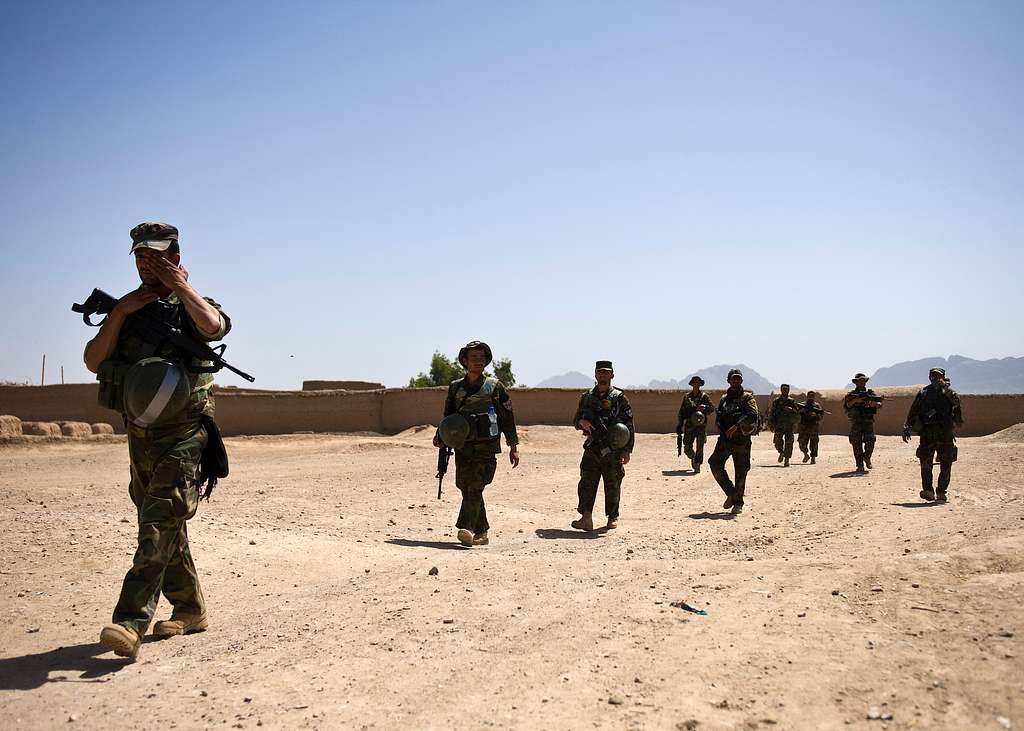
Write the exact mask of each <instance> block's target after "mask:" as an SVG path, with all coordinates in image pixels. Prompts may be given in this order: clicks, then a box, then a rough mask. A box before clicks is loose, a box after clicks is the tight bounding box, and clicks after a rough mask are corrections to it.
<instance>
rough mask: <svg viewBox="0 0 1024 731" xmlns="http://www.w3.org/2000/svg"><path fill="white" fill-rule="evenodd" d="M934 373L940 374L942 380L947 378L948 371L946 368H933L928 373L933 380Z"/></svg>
mask: <svg viewBox="0 0 1024 731" xmlns="http://www.w3.org/2000/svg"><path fill="white" fill-rule="evenodd" d="M933 373H938V374H939V377H940V378H945V377H946V369H945V368H932V369H930V370H929V371H928V377H929V378H931V377H932V374H933Z"/></svg>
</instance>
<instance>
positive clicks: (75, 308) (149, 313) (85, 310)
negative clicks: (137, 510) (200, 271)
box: [71, 289, 256, 383]
mask: <svg viewBox="0 0 1024 731" xmlns="http://www.w3.org/2000/svg"><path fill="white" fill-rule="evenodd" d="M116 304H117V299H115V298H114V297H111V296H110V295H109V294H107V293H106V292H104V291H103V290H102V289H94V290H93V291H92V294H90V295H89V297H88V299H86V300H85V302H83V303H82V304H77V303H76V304H73V305H71V311H72V312H78V313H79V314H81V315H82V320H83V321H84V322H85V324H86V325H88V326H89V327H99V326H100V325H102V324H103V323H104V322H106V317H105V316H106V315H109V314H110V312H111V311H112V310H113V309H114V305H116ZM154 306H156V307H160V305H158V304H157V303H156V302H151V303H150V304H148V305H146V306H145V307H143V308H142V309H141V310H138V311H136V312H133V313H132V314H130V315H128V317H127V318H126V319H125V322H124V331H125V332H126V333H128V332H130V333H131V334H133V335H137V336H139V337H140V338H142V339H143V340H145V341H146V342H147V343H149V344H150V345H153V346H154V347H157V348H158V347H160V346H161V345H163V344H164V343H170V344H171V345H173V346H174V347H176V348H177V349H178V350H180V351H181V352H183V353H186V354H188V355H190V356H192V357H193V358H196V359H197V360H205V361H209V362H210V363H211V364H212V365H209V366H195V367H192V368H190V369H189V370H191V371H192V372H193V373H216V372H217V371H219V370H220V369H221V368H227V369H228V370H229V371H231V372H232V373H235V374H237V375H239V376H241V377H242V378H244V379H245V380H247V381H249V382H250V383H252V382H253V381H255V380H256V379H255V378H253V377H252V376H250V375H249V374H248V373H245V372H243V371H240V370H239V369H237V368H235V367H234V366H233V365H230V364H229V363H228V362H227V361H226V360H224V351H225V350H226V349H227V346H226V345H224V344H223V343H222V344H220V345H218V346H217V347H216V348H211V347H210V346H209V345H207V344H206V343H203V342H200V341H198V340H195V339H193V338H192V337H190V336H188V335H186V334H185V333H183V332H182V331H181V329H180V328H177V327H175V326H174V325H172V324H170V323H169V322H166V321H165V320H164V319H162V318H160V317H157V316H155V315H154V312H155V309H153V308H154ZM91 315H104V318H103V319H102V320H100V321H99V322H93V321H92V320H90V319H89V317H90V316H91Z"/></svg>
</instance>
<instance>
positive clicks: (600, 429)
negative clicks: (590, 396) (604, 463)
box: [580, 409, 613, 457]
mask: <svg viewBox="0 0 1024 731" xmlns="http://www.w3.org/2000/svg"><path fill="white" fill-rule="evenodd" d="M580 418H583V419H586V420H587V421H589V422H590V425H591V426H590V437H591V438H592V439H593V440H594V443H595V444H596V445H597V446H598V447H600V448H601V456H602V457H604V456H606V455H608V454H611V453H612V451H613V450H612V445H611V442H610V441H609V437H610V435H609V434H608V425H607V424H605V423H604V421H602V420H601V417H599V416H596V415H595V414H594V412H592V411H590V410H589V409H587V410H585V411H584V412H583V413H582V414H580Z"/></svg>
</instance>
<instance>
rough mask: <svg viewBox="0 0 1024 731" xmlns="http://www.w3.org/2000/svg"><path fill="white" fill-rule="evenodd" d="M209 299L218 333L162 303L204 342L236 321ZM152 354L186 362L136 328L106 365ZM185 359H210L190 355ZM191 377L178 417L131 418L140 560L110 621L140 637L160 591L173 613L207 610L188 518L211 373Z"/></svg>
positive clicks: (195, 496)
mask: <svg viewBox="0 0 1024 731" xmlns="http://www.w3.org/2000/svg"><path fill="white" fill-rule="evenodd" d="M204 299H205V300H206V301H207V302H208V303H209V304H210V305H211V306H213V307H214V309H216V310H217V311H218V313H220V320H221V326H220V329H219V331H218V332H217V333H214V334H213V336H207V335H204V334H203V333H202V332H200V331H199V329H198V328H196V326H195V325H194V323H193V322H192V320H191V319H190V318H189V316H188V313H187V312H186V311H185V308H184V306H183V305H181V303H180V302H179V301H178V298H177V296H176V295H174V294H171V295H169V296H168V297H166V298H163V299H161V300H159V302H160V303H161V305H162V306H163V307H164V311H165V312H166V313H168V314H169V316H172V317H173V316H175V314H176V316H177V317H178V318H179V321H178V324H180V326H181V328H182V330H183V332H184V333H185V334H187V335H189V336H191V337H193V338H194V339H196V340H199V341H203V342H212V341H215V340H220V339H222V338H223V337H224V336H225V335H227V333H228V331H229V330H230V329H231V320H230V318H229V317H228V316H227V315H225V314H224V313H223V311H221V307H220V305H218V304H217V303H216V302H214V301H213V300H212V299H209V298H204ZM151 356H159V357H165V358H168V359H170V360H179V361H181V360H184V358H183V357H182V356H181V354H180V353H179V352H178V351H177V350H176V348H174V346H172V345H167V344H165V345H163V346H161V347H160V348H154V347H153V346H151V345H149V344H147V343H146V342H144V341H143V340H142V339H141V338H140V337H138V336H137V335H134V334H132V333H131V332H130V331H128V332H125V331H122V334H121V337H120V338H119V339H118V343H117V347H116V349H115V351H114V353H113V354H112V355H111V356H110V358H109V359H108V360H107V361H106V363H111V364H112V365H114V366H115V367H129V366H131V365H132V364H134V363H137V362H138V361H140V360H142V359H143V358H148V357H151ZM187 365H191V366H203V365H209V363H207V362H204V361H194V360H192V361H190V362H188V363H187ZM186 371H187V369H186ZM188 379H189V385H190V387H191V394H190V398H189V404H188V407H187V408H186V410H185V411H183V412H182V413H181V414H180V415H179V416H178V417H177V418H173V419H170V420H169V421H166V422H163V423H161V424H160V425H159V426H158V427H149V428H143V427H138V426H136V425H134V424H132V423H131V422H129V421H128V419H127V417H125V425H126V428H127V431H128V455H129V460H130V471H131V482H130V485H129V488H128V492H129V495H130V496H131V499H132V502H133V503H134V504H135V507H136V513H137V517H138V525H139V534H138V548H137V549H136V551H135V558H134V560H133V561H132V567H131V569H129V570H128V573H127V574H126V575H125V577H124V582H123V584H122V586H121V595H120V598H119V599H118V601H117V606H116V608H115V609H114V613H113V617H112V619H111V621H112V622H113V623H114V624H120V625H123V626H125V627H128V628H130V629H132V630H134V631H135V632H136V633H137V634H138V635H139V636H140V637H141V636H142V635H144V634H145V632H146V630H147V628H148V627H149V623H150V622H151V621H152V619H153V613H154V612H155V610H156V605H157V602H158V601H159V599H160V594H161V592H162V593H163V595H164V596H165V597H166V598H167V600H168V601H169V602H170V603H171V605H172V606H173V607H174V615H194V616H198V615H202V614H205V612H206V603H205V600H204V598H203V591H202V589H201V588H200V586H199V577H198V575H197V573H196V567H195V563H194V562H193V560H192V554H191V552H190V550H189V544H188V530H187V527H186V521H187V520H188V519H189V518H191V517H192V516H193V515H195V513H196V508H197V506H198V504H199V488H198V485H197V477H198V474H197V473H198V469H199V462H200V459H201V457H202V453H203V449H204V447H205V446H206V442H207V434H206V430H205V428H204V427H203V426H202V424H201V420H200V417H201V416H202V415H204V414H205V415H207V416H212V415H213V410H214V404H213V396H212V395H211V394H210V389H211V387H212V386H213V375H212V374H211V373H192V372H188Z"/></svg>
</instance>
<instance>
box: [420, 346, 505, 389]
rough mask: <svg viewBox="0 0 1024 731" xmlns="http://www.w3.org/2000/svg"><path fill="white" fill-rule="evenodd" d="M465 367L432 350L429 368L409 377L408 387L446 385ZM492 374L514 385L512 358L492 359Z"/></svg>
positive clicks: (487, 372)
mask: <svg viewBox="0 0 1024 731" xmlns="http://www.w3.org/2000/svg"><path fill="white" fill-rule="evenodd" d="M465 372H466V371H465V369H463V367H462V366H461V365H459V363H457V362H456V361H455V360H453V359H451V358H448V357H447V356H446V355H444V354H443V353H441V352H440V351H436V350H435V351H434V355H433V356H431V358H430V370H429V371H428V372H427V373H423V372H420V373H417V374H416V375H415V376H413V377H412V378H410V379H409V388H430V387H431V386H447V385H448V384H449V383H451V382H452V381H454V380H455V379H456V378H461V377H462V376H463V374H465ZM484 375H485V376H490V375H491V373H490V372H489V371H484ZM494 376H495V378H497V379H498V380H499V381H501V383H502V384H503V385H504V386H505V387H506V388H512V387H513V386H514V385H516V377H515V374H513V373H512V359H511V358H499V359H498V360H496V361H494Z"/></svg>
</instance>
